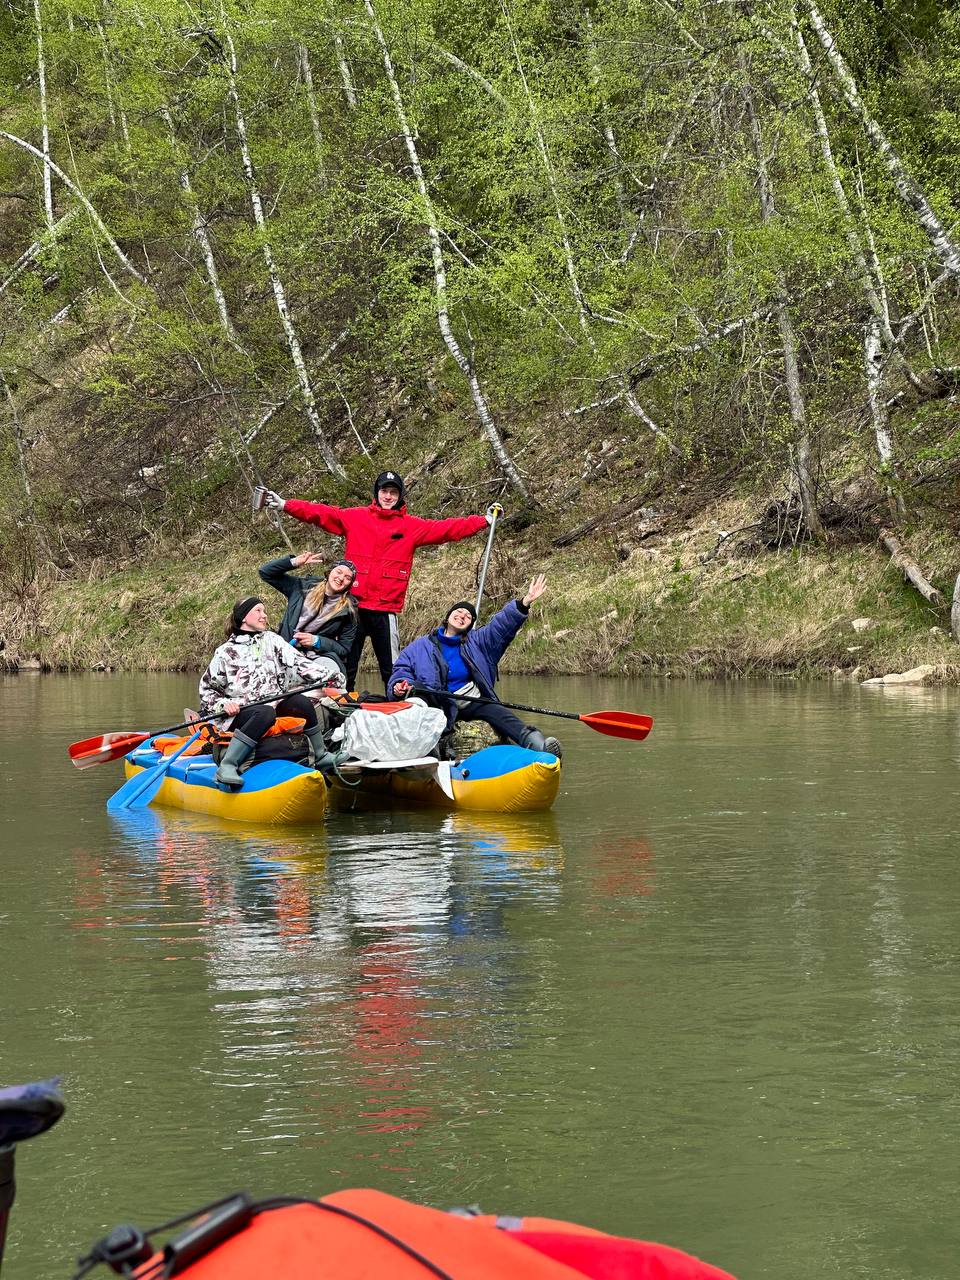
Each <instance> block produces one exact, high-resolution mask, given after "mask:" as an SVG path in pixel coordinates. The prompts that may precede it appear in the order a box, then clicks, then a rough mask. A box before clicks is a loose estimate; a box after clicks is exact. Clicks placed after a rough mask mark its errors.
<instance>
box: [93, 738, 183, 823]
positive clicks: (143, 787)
mask: <svg viewBox="0 0 960 1280" xmlns="http://www.w3.org/2000/svg"><path fill="white" fill-rule="evenodd" d="M200 733H201V730H200V729H198V730H197V732H196V733H195V734H194V735H193V737H192V738H188V739H187V740H186V742H185V743H184V744H183V746H182V747H179V748H178V749H177V750H176V751H174V753H173V754H172V755H169V756H166V757H165V758H164V759H163V760H162V761H161V762H160V764H158V765H155V766H154V767H153V768H152V769H145V770H144V773H143V775H135V776H136V783H137V785H135V786H134V787H133V788H132V789H131V790H130V791H129V792H127V794H126V795H124V788H125V787H127V786H129V785H130V784H129V782H125V783H124V784H123V786H122V787H121V788H120V790H119V791H116V792H114V794H113V795H112V796H111V797H110V799H109V801H108V802H107V807H108V808H113V809H115V810H116V809H132V808H133V807H134V804H135V802H136V801H137V800H139V799H140V797H141V796H142V795H143V793H144V792H145V791H149V789H150V788H151V787H152V786H153V785H154V783H156V782H160V781H162V780H163V775H164V774H165V773H166V772H167V770H168V769H169V768H170V766H171V765H172V764H173V762H174V760H176V759H177V757H178V756H182V755H183V753H184V752H185V751H186V749H187V748H188V747H191V746H193V744H194V743H195V742H196V740H197V739H198V738H199V737H200ZM118 797H119V799H118ZM150 799H151V800H152V799H153V796H151V797H150ZM146 803H147V804H149V803H150V801H149V800H148V801H147V802H146ZM140 807H141V808H143V807H145V806H140Z"/></svg>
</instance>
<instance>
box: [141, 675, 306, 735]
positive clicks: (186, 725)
mask: <svg viewBox="0 0 960 1280" xmlns="http://www.w3.org/2000/svg"><path fill="white" fill-rule="evenodd" d="M326 683H327V682H326V680H315V681H314V682H313V684H304V685H301V686H300V688H299V689H288V690H287V691H286V693H274V694H271V696H270V697H269V698H260V699H259V700H258V701H257V702H247V703H245V704H244V705H243V706H242V707H241V708H240V711H246V710H247V709H248V708H249V707H265V706H266V705H267V703H268V702H281V701H282V700H283V699H284V698H289V697H290V696H291V695H292V694H294V693H307V692H308V691H309V690H310V689H322V688H323V687H324V685H325V684H326ZM240 711H236V712H234V713H233V714H234V715H239V714H240ZM230 714H231V713H230V712H229V711H218V712H217V714H216V715H214V716H198V717H197V719H196V720H184V722H183V724H172V725H171V726H170V728H169V729H155V730H154V731H153V733H148V734H147V737H148V738H157V737H159V736H160V734H161V733H173V732H174V731H175V730H176V729H190V728H192V727H193V725H195V724H211V723H212V722H213V721H214V720H226V719H227V717H228V716H229V715H230Z"/></svg>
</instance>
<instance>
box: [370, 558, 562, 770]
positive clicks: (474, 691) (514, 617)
mask: <svg viewBox="0 0 960 1280" xmlns="http://www.w3.org/2000/svg"><path fill="white" fill-rule="evenodd" d="M546 586H547V580H546V578H545V577H544V576H543V574H542V573H540V574H537V576H536V577H535V578H533V580H532V581H531V583H530V586H529V587H528V588H527V592H526V595H524V596H523V597H522V598H521V599H519V600H511V601H510V602H509V603H508V604H506V605H505V606H504V607H503V608H502V609H501V610H500V612H499V613H495V614H494V615H493V617H492V618H491V619H490V621H489V622H488V623H487V624H486V625H485V626H483V627H477V628H476V629H474V624H475V623H476V620H477V611H476V609H475V608H474V607H473V605H472V604H470V603H469V601H467V600H461V601H460V602H459V603H458V604H455V605H453V606H452V607H451V608H450V609H448V610H447V615H446V617H445V618H444V620H443V625H442V626H439V627H437V629H436V630H435V631H431V632H430V634H429V635H425V636H420V637H419V638H418V639H416V640H414V641H413V642H412V644H408V645H407V647H406V648H405V649H403V650H401V652H400V654H399V655H398V657H397V661H396V664H395V665H394V668H393V672H392V674H391V676H390V683H389V685H388V689H389V691H390V692H391V693H392V694H393V696H394V697H397V698H405V697H406V696H407V694H408V693H410V692H411V691H412V690H415V691H416V693H417V694H419V695H421V696H424V697H425V698H426V699H427V700H428V701H437V702H438V704H439V705H441V706H442V707H443V709H444V710H445V711H446V713H447V731H448V732H449V731H450V730H451V729H452V728H453V726H454V724H455V723H456V721H457V720H485V721H486V722H487V724H489V725H492V726H493V728H494V729H496V731H497V732H498V733H499V734H500V735H501V736H502V737H504V738H507V739H508V740H509V741H510V742H515V743H517V744H518V746H521V747H526V748H527V749H528V750H530V751H549V752H551V753H552V754H553V755H555V756H559V755H560V751H561V748H560V743H559V742H558V741H557V739H556V738H545V737H544V736H543V734H542V733H541V732H540V730H539V729H537V728H536V727H535V726H534V725H531V724H524V723H523V721H522V720H521V719H520V718H519V717H518V716H515V715H514V714H513V712H512V711H510V710H509V709H508V708H507V707H505V706H504V705H503V703H502V702H500V700H499V699H498V698H497V695H496V693H495V692H494V686H495V685H496V682H497V674H498V672H497V667H498V664H499V662H500V659H501V658H502V657H503V655H504V653H505V652H506V650H507V648H508V647H509V645H510V643H511V641H512V640H513V639H514V637H515V636H516V634H517V632H518V631H519V630H520V628H521V627H522V626H523V624H524V623H525V622H526V620H527V615H528V614H529V612H530V606H531V605H532V604H533V602H534V600H537V599H539V598H540V596H542V595H543V593H544V591H545V590H546ZM429 691H432V693H431V692H429ZM465 699H476V701H466V700H465Z"/></svg>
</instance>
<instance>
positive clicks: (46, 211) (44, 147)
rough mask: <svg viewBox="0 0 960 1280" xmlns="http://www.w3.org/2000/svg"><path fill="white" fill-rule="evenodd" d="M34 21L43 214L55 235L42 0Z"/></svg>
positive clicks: (36, 1) (37, 0) (36, 3)
mask: <svg viewBox="0 0 960 1280" xmlns="http://www.w3.org/2000/svg"><path fill="white" fill-rule="evenodd" d="M33 21H34V27H35V29H36V41H37V88H38V90H39V94H40V139H41V151H42V155H41V159H42V160H43V215H44V218H45V219H46V223H47V232H48V234H49V235H51V236H52V235H53V182H52V176H51V175H52V169H51V165H50V125H49V121H48V111H47V60H46V56H45V55H44V51H43V12H42V10H41V8H40V0H33Z"/></svg>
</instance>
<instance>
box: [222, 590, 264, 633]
mask: <svg viewBox="0 0 960 1280" xmlns="http://www.w3.org/2000/svg"><path fill="white" fill-rule="evenodd" d="M258 604H263V601H262V600H261V599H260V597H259V596H244V598H243V599H242V600H238V601H237V603H236V604H235V605H234V606H233V608H232V609H231V610H230V617H229V618H228V619H227V625H226V627H225V628H224V631H223V634H224V637H225V639H227V640H229V639H230V637H231V636H235V635H236V634H237V632H238V631H239V630H240V629H241V627H242V626H243V620H244V618H245V617H246V616H247V614H248V613H249V612H250V610H251V609H255V608H256V606H257V605H258Z"/></svg>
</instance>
